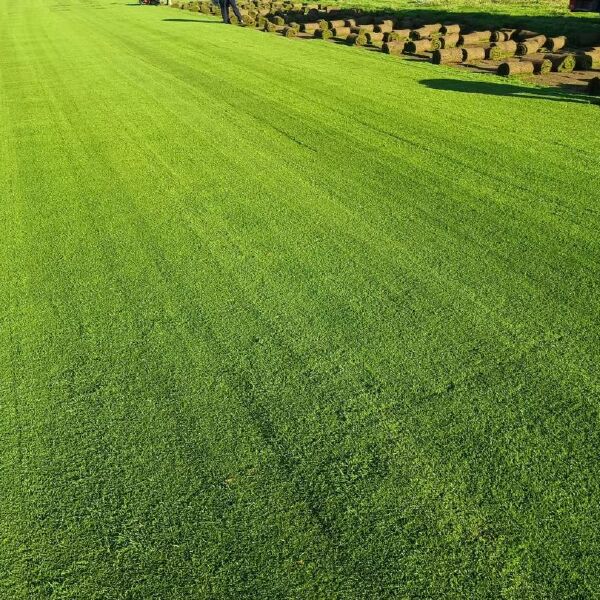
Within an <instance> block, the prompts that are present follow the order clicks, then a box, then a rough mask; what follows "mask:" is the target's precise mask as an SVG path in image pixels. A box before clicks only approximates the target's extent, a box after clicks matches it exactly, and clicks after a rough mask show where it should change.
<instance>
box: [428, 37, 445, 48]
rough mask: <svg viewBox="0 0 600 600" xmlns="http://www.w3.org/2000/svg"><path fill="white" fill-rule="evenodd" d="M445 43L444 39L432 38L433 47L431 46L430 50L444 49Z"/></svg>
mask: <svg viewBox="0 0 600 600" xmlns="http://www.w3.org/2000/svg"><path fill="white" fill-rule="evenodd" d="M443 47H444V46H443V43H442V38H437V37H436V38H432V39H431V45H430V49H431V50H439V49H440V48H443Z"/></svg>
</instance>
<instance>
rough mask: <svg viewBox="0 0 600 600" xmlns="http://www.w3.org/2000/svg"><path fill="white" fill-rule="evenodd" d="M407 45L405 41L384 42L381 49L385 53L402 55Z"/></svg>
mask: <svg viewBox="0 0 600 600" xmlns="http://www.w3.org/2000/svg"><path fill="white" fill-rule="evenodd" d="M405 45H406V44H405V42H384V43H383V46H382V47H381V49H382V51H383V52H385V54H393V55H394V56H400V55H401V54H402V53H403V52H404V46H405Z"/></svg>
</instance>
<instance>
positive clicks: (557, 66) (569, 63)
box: [544, 54, 576, 73]
mask: <svg viewBox="0 0 600 600" xmlns="http://www.w3.org/2000/svg"><path fill="white" fill-rule="evenodd" d="M544 58H546V59H548V60H549V61H550V62H551V63H552V70H553V71H554V72H556V73H570V72H571V71H573V70H574V69H575V64H576V63H575V55H574V54H545V55H544Z"/></svg>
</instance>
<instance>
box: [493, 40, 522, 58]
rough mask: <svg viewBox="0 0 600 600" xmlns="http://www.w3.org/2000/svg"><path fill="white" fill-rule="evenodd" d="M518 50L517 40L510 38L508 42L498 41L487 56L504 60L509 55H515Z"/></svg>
mask: <svg viewBox="0 0 600 600" xmlns="http://www.w3.org/2000/svg"><path fill="white" fill-rule="evenodd" d="M516 51H517V42H515V41H513V40H509V41H508V42H496V43H495V44H494V45H493V46H492V47H491V48H489V49H488V51H487V58H489V59H490V60H503V59H505V58H508V57H509V56H515V54H516Z"/></svg>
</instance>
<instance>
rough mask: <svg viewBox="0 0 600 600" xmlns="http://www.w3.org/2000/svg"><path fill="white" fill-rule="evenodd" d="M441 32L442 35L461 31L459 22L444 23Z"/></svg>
mask: <svg viewBox="0 0 600 600" xmlns="http://www.w3.org/2000/svg"><path fill="white" fill-rule="evenodd" d="M440 33H441V34H442V35H448V34H451V33H460V25H458V24H453V25H442V26H441V27H440Z"/></svg>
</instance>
